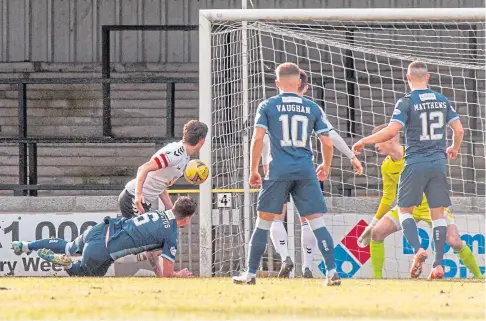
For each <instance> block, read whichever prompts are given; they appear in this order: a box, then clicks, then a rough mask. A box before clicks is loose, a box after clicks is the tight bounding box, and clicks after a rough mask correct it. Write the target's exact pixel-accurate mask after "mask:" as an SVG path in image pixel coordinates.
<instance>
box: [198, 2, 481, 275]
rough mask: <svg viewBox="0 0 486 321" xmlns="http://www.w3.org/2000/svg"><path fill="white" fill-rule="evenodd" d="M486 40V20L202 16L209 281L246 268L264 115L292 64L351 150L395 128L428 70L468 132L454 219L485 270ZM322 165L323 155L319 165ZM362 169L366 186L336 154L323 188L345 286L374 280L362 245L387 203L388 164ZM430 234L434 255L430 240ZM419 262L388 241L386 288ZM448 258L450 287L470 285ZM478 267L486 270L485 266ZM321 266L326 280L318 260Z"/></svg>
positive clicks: (204, 247)
mask: <svg viewBox="0 0 486 321" xmlns="http://www.w3.org/2000/svg"><path fill="white" fill-rule="evenodd" d="M484 37H485V15H484V9H483V8H448V9H443V8H430V9H424V8H420V9H419V8H417V9H398V8H397V9H386V8H381V9H235V10H233V9H227V10H200V13H199V95H200V98H199V119H200V120H201V121H203V122H205V123H206V124H207V125H208V127H209V133H208V137H211V138H210V139H208V140H207V142H206V143H205V145H204V146H203V148H202V149H201V151H200V158H201V160H203V161H204V162H205V163H206V164H208V166H209V169H210V172H209V179H208V180H207V181H206V182H205V183H204V184H202V185H201V186H200V205H199V206H200V208H199V213H200V218H199V220H200V222H199V224H200V225H199V239H200V252H199V255H200V275H201V276H229V275H232V274H234V273H235V272H237V271H239V270H243V269H245V268H246V255H247V250H248V248H247V246H248V242H249V238H250V236H251V232H252V230H253V223H254V220H255V217H256V210H255V206H256V200H257V195H258V190H255V189H251V188H250V187H249V185H248V172H249V154H250V152H249V144H250V140H251V135H252V132H253V122H254V114H255V111H256V108H257V106H258V104H259V103H260V102H261V101H263V100H264V99H266V98H268V97H270V96H272V95H275V94H277V89H276V88H275V85H274V70H275V68H276V66H278V65H279V64H280V63H283V62H286V61H291V62H295V63H297V64H298V65H299V67H300V68H302V69H303V70H305V71H306V73H307V74H308V76H309V90H308V92H307V93H306V96H308V97H309V98H311V99H313V100H314V101H316V102H317V103H318V104H319V105H321V107H322V108H323V109H324V110H325V112H326V114H327V116H328V118H329V120H330V122H331V123H332V124H333V125H334V127H335V128H336V130H337V131H338V132H339V133H340V135H341V136H342V137H343V138H345V140H346V141H347V142H348V145H349V146H351V145H352V144H353V142H355V141H357V140H358V139H359V138H361V137H363V136H365V135H369V134H370V133H371V130H372V129H373V128H374V127H375V126H378V125H380V124H383V123H385V122H388V121H389V120H390V117H391V114H392V111H393V108H394V105H395V102H396V101H397V100H398V99H399V98H401V97H402V96H403V95H405V94H406V93H407V92H409V88H408V85H407V81H406V76H405V74H406V68H407V65H408V64H409V63H410V62H411V61H412V60H416V59H420V60H423V61H425V62H426V63H427V64H428V67H429V72H430V73H431V80H430V87H431V88H432V89H434V90H436V91H439V92H442V93H443V94H445V95H446V96H447V97H448V98H449V100H450V101H451V102H452V104H453V105H454V106H455V108H456V110H457V112H458V113H459V114H460V116H461V120H462V123H463V125H464V127H465V129H466V131H465V137H464V142H463V148H462V152H461V155H460V157H458V159H456V160H454V161H449V165H448V175H449V177H450V186H451V191H452V194H453V196H454V198H453V203H454V204H453V207H452V211H453V213H454V214H456V222H457V225H458V228H459V232H460V233H463V234H465V235H464V240H465V241H466V243H468V244H469V245H471V246H472V247H473V252H474V253H475V255H476V258H478V257H479V255H480V254H484V195H485V184H484V179H485V148H484V144H485V142H486V137H485V136H486V134H485V127H486V120H485V118H486V112H485V90H484V88H485V85H486V81H485V70H486V68H485V63H486V51H485V44H484ZM450 136H451V135H449V137H450ZM313 140H314V142H313V146H318V144H316V141H315V138H313ZM319 157H320V155H319V153H318V152H317V151H315V159H316V161H317V160H319ZM359 158H360V160H361V161H362V163H363V165H364V168H365V175H364V176H356V175H354V173H353V170H352V167H351V165H350V163H349V161H348V160H347V159H346V157H342V155H341V154H340V153H339V152H338V151H335V156H334V159H333V164H332V169H331V176H330V178H329V179H328V180H327V181H326V182H325V183H324V185H323V190H324V193H325V196H326V201H327V203H328V207H329V212H330V213H329V214H328V215H326V223H327V225H328V226H329V227H330V229H331V232H332V234H333V237H334V241H335V245H336V260H337V264H338V270H339V272H340V273H342V274H343V275H344V276H345V277H346V276H347V277H353V276H361V277H370V276H371V275H370V270H371V269H370V268H369V262H368V261H369V249H368V248H358V247H357V245H356V239H357V237H358V236H359V234H360V233H361V232H360V231H362V229H363V228H364V226H365V225H366V223H367V222H369V221H370V220H371V218H372V216H373V215H374V211H375V210H376V207H377V204H378V200H379V196H380V195H381V192H382V191H381V177H380V175H381V174H380V164H381V162H382V160H383V157H381V156H379V155H378V153H377V152H376V150H375V149H374V148H373V146H370V147H368V149H366V150H365V153H364V154H363V155H362V156H360V157H359ZM293 215H294V214H293V213H292V215H290V213H289V215H288V222H287V229H288V231H289V236H291V238H290V240H289V242H291V243H292V244H291V248H292V251H291V253H292V255H295V257H296V259H295V261H296V263H297V266H296V269H295V273H296V274H299V270H300V269H299V264H300V260H299V256H300V237H299V235H300V228H299V224H293V221H294V218H293ZM295 221H296V222H298V220H297V219H295ZM420 227H421V229H422V230H421V231H420V232H421V234H420V237H421V239H422V244H423V245H424V246H427V247H428V248H429V250H430V248H431V246H429V244H430V241H429V239H430V238H429V235H430V234H427V233H429V232H428V229H427V227H426V226H424V225H420ZM294 232H295V237H293V236H294ZM427 242H428V243H427ZM270 244H271V243H270V242H269V246H268V252H267V254H266V256H265V258H264V262H263V268H264V269H265V270H269V271H271V270H273V269H275V268H276V266H274V263H275V264H276V263H277V262H278V260H276V258H277V256H276V255H275V254H274V251H273V249H272V246H271V245H270ZM294 252H295V253H294ZM409 254H410V253H409V248H408V247H407V243H406V241H404V240H403V238H402V236H401V233H396V235H395V236H393V237H390V240H387V241H386V263H385V273H384V276H388V277H404V276H405V275H406V271H407V270H408V267H409V265H408V263H409V261H410V260H411V255H409ZM446 258H447V259H450V260H451V262H450V266H449V267H448V268H449V270H448V268H447V267H446V272H447V273H448V274H447V273H446V275H449V276H453V277H458V276H464V273H463V271H462V270H461V269H462V267H461V265H460V262H458V260H457V259H454V254H453V253H452V251H448V253H447V254H446ZM481 260H482V261H481ZM429 261H431V260H429ZM428 263H429V264H430V262H428ZM478 263H479V265H481V266H484V255H482V256H481V257H479V262H478ZM454 264H455V265H456V269H457V271H458V272H457V273H456V272H454V271H455V270H453V269H454V266H453V265H454ZM315 265H316V266H315V269H317V270H318V269H319V266H320V255H316V257H315Z"/></svg>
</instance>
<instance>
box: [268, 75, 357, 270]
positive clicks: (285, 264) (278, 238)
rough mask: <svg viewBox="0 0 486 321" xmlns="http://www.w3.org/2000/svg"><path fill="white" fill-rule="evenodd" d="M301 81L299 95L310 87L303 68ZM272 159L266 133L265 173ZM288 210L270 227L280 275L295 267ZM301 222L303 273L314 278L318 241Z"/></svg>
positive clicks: (337, 139)
mask: <svg viewBox="0 0 486 321" xmlns="http://www.w3.org/2000/svg"><path fill="white" fill-rule="evenodd" d="M300 82H301V85H300V87H299V95H300V96H304V94H305V93H306V92H307V88H308V78H307V74H306V73H305V71H303V70H301V73H300ZM325 123H326V125H327V127H328V128H329V129H330V131H329V137H330V138H331V140H332V142H333V145H334V146H335V147H336V148H337V149H338V150H339V151H340V152H341V153H343V154H344V155H346V156H347V157H348V158H349V160H350V161H351V164H352V165H353V167H354V169H355V171H356V173H357V174H358V175H361V174H363V166H362V165H361V162H360V161H359V160H358V159H357V158H356V156H355V155H354V153H353V151H352V150H351V149H350V148H349V147H348V145H346V142H345V141H344V139H343V138H342V137H341V136H340V135H339V133H337V132H336V131H335V130H334V127H333V126H332V125H331V123H329V121H328V120H327V119H326V121H325ZM270 161H271V159H270V139H269V137H268V134H266V135H265V138H264V139H263V149H262V164H263V172H264V174H265V175H266V174H267V173H268V169H269V164H270ZM288 201H290V200H288ZM286 212H287V206H286V205H284V207H283V210H282V214H280V215H278V216H276V217H275V220H274V221H273V223H272V226H271V227H270V238H271V240H272V243H273V246H274V247H275V249H276V250H277V252H278V254H279V255H280V257H281V258H282V267H281V269H280V272H279V274H278V276H279V277H289V274H290V272H291V271H292V269H293V268H294V263H293V262H292V260H291V258H290V257H289V254H288V234H287V231H286V230H285V226H284V224H283V221H284V220H285V214H286ZM301 221H302V220H301ZM301 223H302V225H301V227H302V231H301V244H302V254H303V260H302V274H303V276H304V277H305V278H312V277H313V275H312V259H313V258H314V253H315V249H316V248H317V242H316V238H315V237H314V233H313V232H312V230H311V229H310V227H309V225H308V223H307V221H306V220H303V221H302V222H301Z"/></svg>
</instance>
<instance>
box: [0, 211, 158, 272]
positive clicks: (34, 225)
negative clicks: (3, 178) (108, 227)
mask: <svg viewBox="0 0 486 321" xmlns="http://www.w3.org/2000/svg"><path fill="white" fill-rule="evenodd" d="M107 215H109V216H112V217H115V216H116V213H108V214H107V213H69V214H0V276H8V275H12V276H13V275H14V276H68V275H67V273H66V272H64V270H63V269H62V268H61V267H59V266H56V265H53V264H51V263H49V262H46V261H43V260H42V259H40V258H39V257H38V256H37V255H36V253H35V252H32V253H31V254H29V255H27V254H22V255H21V256H18V255H15V254H14V253H13V251H12V250H11V249H10V243H11V242H12V241H16V240H20V241H32V240H38V239H42V238H49V237H51V236H54V237H59V238H63V239H65V240H66V241H71V240H73V239H74V238H76V237H77V236H78V235H80V234H81V233H83V232H84V231H85V230H87V229H90V228H91V227H92V226H94V225H96V224H97V223H99V222H102V221H103V218H104V217H105V216H107ZM119 261H120V262H119ZM119 261H117V262H116V263H115V264H113V265H112V266H111V267H110V269H109V270H108V273H107V274H106V276H115V275H116V276H149V275H154V273H153V271H152V268H151V267H150V265H149V264H148V263H147V262H136V259H135V256H133V255H131V256H128V257H126V258H122V259H120V260H119Z"/></svg>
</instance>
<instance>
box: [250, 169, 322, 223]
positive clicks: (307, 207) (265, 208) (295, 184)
mask: <svg viewBox="0 0 486 321" xmlns="http://www.w3.org/2000/svg"><path fill="white" fill-rule="evenodd" d="M289 194H290V195H292V198H293V200H294V203H295V207H296V208H297V211H298V212H299V215H300V216H306V215H309V214H316V213H326V212H327V206H326V201H325V200H324V195H323V194H322V190H321V185H320V184H319V181H318V180H317V178H316V179H302V180H294V181H271V180H264V181H263V184H262V189H261V191H260V194H259V195H258V204H257V211H262V212H267V213H273V214H281V213H282V207H283V205H284V204H285V203H286V202H287V200H288V198H289Z"/></svg>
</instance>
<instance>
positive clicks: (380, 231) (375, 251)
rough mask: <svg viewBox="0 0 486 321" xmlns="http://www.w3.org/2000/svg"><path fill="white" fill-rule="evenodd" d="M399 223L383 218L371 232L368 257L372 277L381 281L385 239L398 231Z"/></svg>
mask: <svg viewBox="0 0 486 321" xmlns="http://www.w3.org/2000/svg"><path fill="white" fill-rule="evenodd" d="M399 227H400V223H399V222H398V221H395V220H394V219H391V218H390V217H388V216H386V215H385V216H384V217H383V218H382V219H381V220H379V221H378V223H376V225H375V226H374V227H373V229H372V230H371V242H370V255H371V266H372V268H373V277H374V278H375V279H381V278H382V277H383V264H384V262H385V243H384V241H385V239H386V238H387V237H388V236H389V235H391V234H393V233H395V232H397V231H398V229H399Z"/></svg>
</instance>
